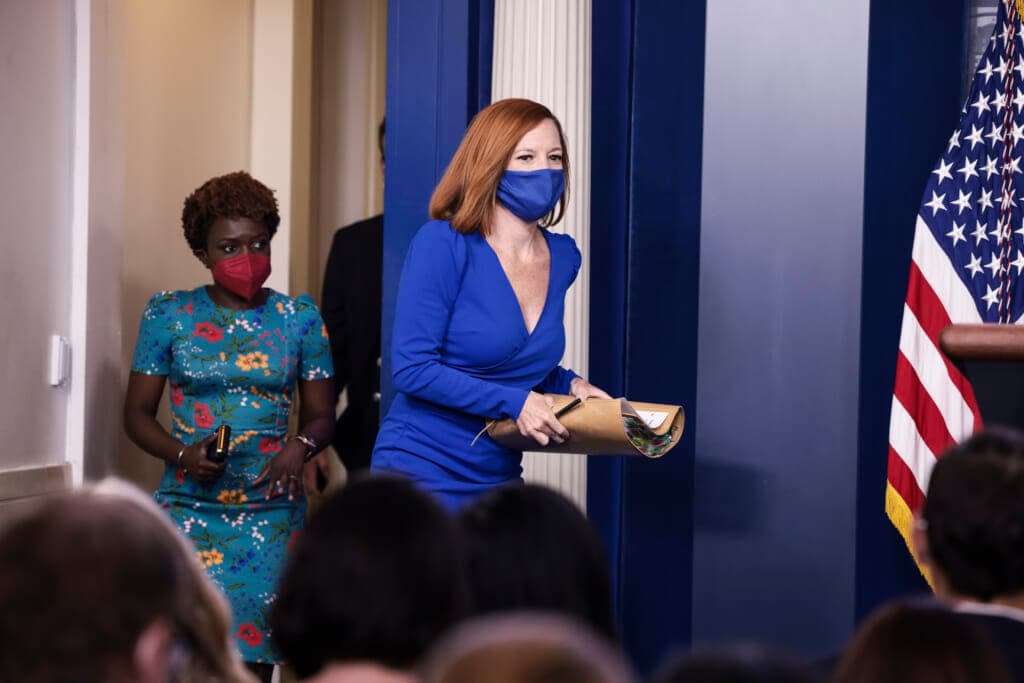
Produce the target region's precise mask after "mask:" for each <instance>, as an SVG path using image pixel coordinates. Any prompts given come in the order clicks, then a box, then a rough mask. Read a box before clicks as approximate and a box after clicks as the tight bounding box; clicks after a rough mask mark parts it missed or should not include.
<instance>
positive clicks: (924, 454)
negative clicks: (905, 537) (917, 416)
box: [889, 399, 935, 512]
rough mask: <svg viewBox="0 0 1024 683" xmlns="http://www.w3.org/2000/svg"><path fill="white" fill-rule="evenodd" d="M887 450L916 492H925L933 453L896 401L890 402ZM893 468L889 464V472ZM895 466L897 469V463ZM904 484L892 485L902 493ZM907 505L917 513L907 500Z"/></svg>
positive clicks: (933, 460)
mask: <svg viewBox="0 0 1024 683" xmlns="http://www.w3.org/2000/svg"><path fill="white" fill-rule="evenodd" d="M889 448H890V449H891V450H892V451H894V452H895V453H896V455H897V456H899V459H900V460H901V461H902V462H903V466H904V467H906V468H907V470H908V471H909V472H910V475H911V477H912V480H913V481H914V483H915V484H916V486H917V490H918V492H921V491H927V490H928V478H929V477H930V476H931V474H932V467H934V466H935V453H934V452H932V451H931V449H929V448H928V444H926V443H925V442H924V440H923V439H922V438H921V435H920V434H919V433H918V431H917V425H916V424H915V422H914V418H913V417H911V416H910V414H909V413H908V412H907V411H906V408H904V407H903V404H902V403H900V402H899V401H897V400H896V399H893V401H892V414H891V416H890V418H889ZM893 466H894V464H893V463H892V462H890V470H891V469H892V467H893ZM895 466H896V467H898V463H896V465H895ZM906 483H907V482H905V481H904V482H893V485H894V486H895V487H896V488H897V489H899V490H900V492H901V493H903V492H904V490H903V487H901V486H900V484H906ZM907 493H909V491H907ZM904 500H906V497H904ZM907 504H908V505H910V509H911V510H913V511H915V512H916V511H917V507H916V506H914V505H911V503H910V501H909V500H907Z"/></svg>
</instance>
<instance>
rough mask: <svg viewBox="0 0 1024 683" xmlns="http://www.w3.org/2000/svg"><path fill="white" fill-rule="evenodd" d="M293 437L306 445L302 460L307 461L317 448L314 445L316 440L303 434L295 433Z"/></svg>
mask: <svg viewBox="0 0 1024 683" xmlns="http://www.w3.org/2000/svg"><path fill="white" fill-rule="evenodd" d="M295 438H296V439H298V440H299V441H301V442H302V445H303V446H305V447H306V457H305V458H303V461H305V462H309V460H310V459H312V457H313V456H314V455H316V453H317V451H318V450H319V447H318V446H317V445H316V441H313V439H311V438H309V437H308V436H306V435H305V434H296V435H295Z"/></svg>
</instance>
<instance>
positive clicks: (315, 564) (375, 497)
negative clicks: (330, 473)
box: [271, 476, 465, 678]
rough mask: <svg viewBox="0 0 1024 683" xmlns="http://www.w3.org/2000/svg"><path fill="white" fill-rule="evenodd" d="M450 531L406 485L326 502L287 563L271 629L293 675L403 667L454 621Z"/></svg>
mask: <svg viewBox="0 0 1024 683" xmlns="http://www.w3.org/2000/svg"><path fill="white" fill-rule="evenodd" d="M463 564H464V562H463V559H462V555H461V552H460V544H459V543H458V539H457V530H456V528H455V524H454V522H453V521H452V520H451V519H450V518H449V517H448V515H447V513H446V512H445V511H444V510H443V509H442V508H441V506H440V505H439V504H438V503H436V502H435V501H434V500H433V499H432V498H431V497H430V496H429V495H428V494H426V493H423V492H422V491H420V490H418V489H417V488H415V486H414V485H413V484H411V483H410V482H407V481H405V480H402V479H397V478H391V477H377V476H372V477H367V478H363V479H357V480H355V481H353V482H352V483H350V484H348V485H347V486H346V487H345V488H343V489H341V490H340V491H339V492H338V493H335V494H333V495H332V496H330V497H329V498H328V499H327V500H326V501H325V502H324V503H323V504H322V506H321V507H320V508H319V509H318V510H317V512H316V513H315V514H314V515H313V518H312V519H311V520H310V522H309V524H308V525H307V527H306V530H305V531H304V532H303V533H302V534H301V535H300V536H299V539H298V541H297V543H296V545H295V548H294V550H293V552H292V554H291V557H290V558H289V562H288V565H287V567H286V569H285V572H284V576H283V577H282V579H281V585H280V587H279V590H278V598H277V602H276V604H275V606H274V608H273V610H272V613H271V628H272V629H273V631H274V638H275V640H276V642H277V644H278V647H279V649H280V651H281V653H282V655H284V658H285V659H286V660H287V661H288V662H289V663H290V664H291V665H292V666H293V667H294V668H295V670H296V673H298V674H299V676H300V677H301V678H307V677H309V676H311V675H313V674H316V673H317V672H319V671H321V670H322V669H323V668H324V667H326V666H329V665H336V664H345V663H351V662H372V663H376V664H378V665H380V666H382V667H385V668H387V669H393V670H398V671H402V670H408V669H411V668H412V667H413V665H414V664H416V663H417V661H418V660H419V659H420V658H421V657H422V656H423V655H424V653H425V652H426V651H427V649H428V648H429V647H430V645H431V644H432V643H433V642H434V640H435V639H436V638H437V637H438V636H439V635H440V634H441V633H442V632H444V631H445V630H446V629H448V628H449V627H450V626H451V625H452V624H454V623H455V621H456V620H457V619H459V618H461V617H462V616H463V612H464V605H465V580H464V578H463V577H464V575H463Z"/></svg>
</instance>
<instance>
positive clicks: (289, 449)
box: [254, 439, 306, 500]
mask: <svg viewBox="0 0 1024 683" xmlns="http://www.w3.org/2000/svg"><path fill="white" fill-rule="evenodd" d="M305 459H306V445H305V444H303V443H302V442H301V441H298V440H297V439H289V440H288V442H287V443H285V445H284V448H282V449H281V452H280V453H278V454H277V455H275V456H274V457H273V458H271V459H270V462H269V463H267V467H266V469H264V470H263V472H262V473H261V474H260V476H259V477H257V479H256V481H255V482H254V483H255V484H256V485H257V486H259V485H260V484H261V483H263V482H264V481H265V482H267V494H266V499H267V500H269V499H271V498H274V497H275V496H279V495H281V494H283V493H284V492H285V491H287V492H288V500H295V497H296V496H301V495H302V466H303V464H305Z"/></svg>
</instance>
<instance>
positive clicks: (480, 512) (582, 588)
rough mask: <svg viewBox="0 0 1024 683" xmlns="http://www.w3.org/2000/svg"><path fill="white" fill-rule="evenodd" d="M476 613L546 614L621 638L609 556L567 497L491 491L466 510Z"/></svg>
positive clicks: (533, 488) (528, 489)
mask: <svg viewBox="0 0 1024 683" xmlns="http://www.w3.org/2000/svg"><path fill="white" fill-rule="evenodd" d="M459 522H460V525H461V526H462V529H463V532H464V534H465V537H466V547H467V554H468V568H469V572H468V573H469V582H470V591H471V594H472V595H471V602H472V606H471V609H472V611H473V613H474V614H488V613H491V612H500V611H506V610H543V611H552V612H558V613H561V614H567V615H569V616H572V617H575V618H576V619H579V620H581V621H583V622H584V623H586V624H588V625H589V626H590V627H591V628H592V629H594V630H595V631H597V632H598V633H600V634H601V635H603V636H605V637H606V638H609V639H615V637H616V629H615V620H614V616H613V612H612V601H611V581H610V579H609V575H608V559H607V557H606V555H605V552H604V547H603V545H602V543H601V539H600V538H599V537H598V535H597V532H596V531H595V530H594V528H593V527H592V526H591V525H590V522H589V521H587V518H586V517H584V516H583V513H581V512H580V510H579V509H578V508H577V507H576V506H575V505H574V504H573V503H572V502H571V501H570V500H569V499H568V498H566V497H565V496H563V495H561V494H560V493H557V492H556V491H553V490H551V489H549V488H545V487H543V486H537V485H533V484H527V485H512V486H505V487H502V488H499V489H495V490H493V491H490V492H489V493H487V494H485V495H484V496H481V497H480V498H479V499H478V500H477V501H475V502H473V503H472V504H470V505H469V506H467V507H465V508H463V510H462V512H461V514H460V515H459Z"/></svg>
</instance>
